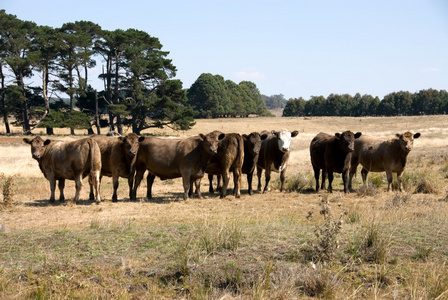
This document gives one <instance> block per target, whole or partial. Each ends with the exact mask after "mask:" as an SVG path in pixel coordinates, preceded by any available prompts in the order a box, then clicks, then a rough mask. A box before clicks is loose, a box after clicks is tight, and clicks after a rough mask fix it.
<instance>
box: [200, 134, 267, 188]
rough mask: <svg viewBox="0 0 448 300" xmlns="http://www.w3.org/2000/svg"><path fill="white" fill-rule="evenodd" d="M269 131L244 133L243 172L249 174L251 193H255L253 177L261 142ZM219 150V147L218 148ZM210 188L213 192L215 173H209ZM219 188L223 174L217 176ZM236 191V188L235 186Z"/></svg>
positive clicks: (248, 182) (248, 180)
mask: <svg viewBox="0 0 448 300" xmlns="http://www.w3.org/2000/svg"><path fill="white" fill-rule="evenodd" d="M266 137H267V133H265V134H263V135H260V134H259V133H258V132H252V133H250V134H249V135H247V134H243V140H244V162H243V167H242V173H243V174H246V175H247V184H248V192H249V195H253V194H254V191H253V189H252V178H253V175H254V171H255V167H256V165H257V161H258V155H259V153H260V148H261V142H262V141H263V140H265V139H266ZM218 152H219V149H218ZM208 178H209V182H210V188H209V192H210V193H212V194H213V192H214V190H213V175H209V177H208ZM217 181H218V185H217V189H218V190H219V189H221V176H220V175H218V176H217ZM234 193H235V188H234Z"/></svg>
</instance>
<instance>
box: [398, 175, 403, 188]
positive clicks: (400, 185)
mask: <svg viewBox="0 0 448 300" xmlns="http://www.w3.org/2000/svg"><path fill="white" fill-rule="evenodd" d="M402 176H403V172H397V181H398V189H399V190H400V192H402V191H403V178H402Z"/></svg>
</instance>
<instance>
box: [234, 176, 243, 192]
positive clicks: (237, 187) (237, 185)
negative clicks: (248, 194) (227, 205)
mask: <svg viewBox="0 0 448 300" xmlns="http://www.w3.org/2000/svg"><path fill="white" fill-rule="evenodd" d="M242 177H243V174H242V173H241V172H239V171H237V170H234V171H233V184H234V187H233V196H235V198H240V197H241V191H240V190H241V181H242Z"/></svg>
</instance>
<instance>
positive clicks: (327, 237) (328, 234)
mask: <svg viewBox="0 0 448 300" xmlns="http://www.w3.org/2000/svg"><path fill="white" fill-rule="evenodd" d="M319 205H320V206H321V210H320V214H321V215H322V216H323V217H324V223H323V224H321V225H315V226H316V227H315V229H314V234H315V235H316V239H317V240H316V241H315V244H314V255H315V258H316V259H317V260H318V261H323V262H325V261H331V259H332V258H333V256H334V254H335V251H336V249H337V248H339V241H338V234H339V232H340V231H341V228H342V223H343V221H342V216H343V215H342V214H341V216H340V217H339V219H338V220H335V219H334V217H333V215H332V213H331V209H330V205H329V204H328V194H326V195H325V196H323V197H322V200H321V202H320V203H319Z"/></svg>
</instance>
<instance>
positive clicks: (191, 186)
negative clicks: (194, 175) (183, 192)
mask: <svg viewBox="0 0 448 300" xmlns="http://www.w3.org/2000/svg"><path fill="white" fill-rule="evenodd" d="M195 183H196V182H195V181H193V180H190V188H189V189H188V197H190V198H191V197H193V184H195ZM195 186H196V184H195ZM195 192H196V195H197V194H199V193H201V187H200V186H199V191H198V187H197V186H196V191H195Z"/></svg>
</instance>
